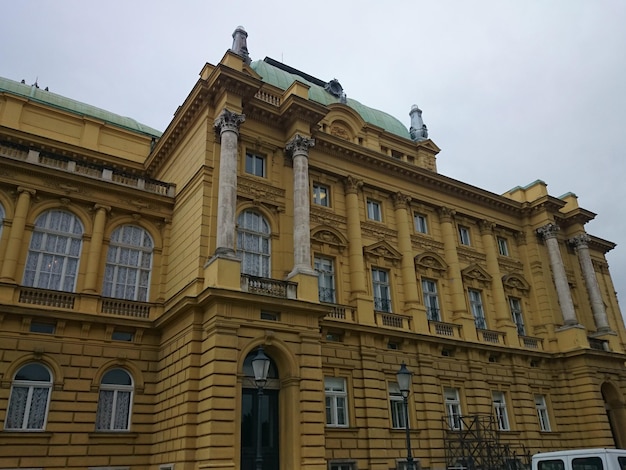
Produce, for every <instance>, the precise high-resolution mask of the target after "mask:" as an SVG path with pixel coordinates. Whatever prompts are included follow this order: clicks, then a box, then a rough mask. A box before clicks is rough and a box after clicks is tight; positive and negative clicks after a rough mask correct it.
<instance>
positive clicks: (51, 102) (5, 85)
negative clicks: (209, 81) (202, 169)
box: [0, 77, 161, 137]
mask: <svg viewBox="0 0 626 470" xmlns="http://www.w3.org/2000/svg"><path fill="white" fill-rule="evenodd" d="M0 93H11V94H13V95H18V96H22V97H24V98H26V99H28V100H31V101H35V102H38V103H42V104H45V105H48V106H52V107H54V108H57V109H62V110H64V111H69V112H71V113H73V114H78V115H80V116H89V117H92V118H95V119H100V120H102V121H104V122H107V123H109V124H113V125H115V126H118V127H122V128H124V129H128V130H131V131H135V132H140V133H142V134H147V135H149V136H153V137H160V136H161V132H160V131H157V130H156V129H153V128H151V127H148V126H146V125H144V124H141V123H139V122H137V121H135V120H134V119H132V118H129V117H125V116H120V115H119V114H114V113H111V112H109V111H105V110H104V109H100V108H96V107H95V106H91V105H89V104H85V103H81V102H80V101H75V100H72V99H70V98H66V97H65V96H61V95H57V94H56V93H52V92H50V91H46V90H42V89H40V88H38V87H36V86H34V85H26V84H24V83H19V82H16V81H13V80H9V79H8V78H2V77H0Z"/></svg>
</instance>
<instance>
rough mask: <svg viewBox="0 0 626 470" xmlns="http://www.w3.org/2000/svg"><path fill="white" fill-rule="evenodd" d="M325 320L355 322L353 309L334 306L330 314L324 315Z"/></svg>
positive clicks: (346, 306)
mask: <svg viewBox="0 0 626 470" xmlns="http://www.w3.org/2000/svg"><path fill="white" fill-rule="evenodd" d="M326 318H328V319H332V320H343V321H348V322H354V321H355V320H356V318H355V314H354V308H352V307H350V306H348V305H334V306H333V309H332V310H331V311H330V313H328V314H327V315H326Z"/></svg>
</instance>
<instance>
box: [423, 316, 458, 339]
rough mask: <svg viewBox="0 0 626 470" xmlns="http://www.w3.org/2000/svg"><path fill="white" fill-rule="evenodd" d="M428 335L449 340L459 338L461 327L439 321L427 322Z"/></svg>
mask: <svg viewBox="0 0 626 470" xmlns="http://www.w3.org/2000/svg"><path fill="white" fill-rule="evenodd" d="M428 328H429V329H430V333H431V334H433V335H437V336H447V337H449V338H457V339H460V338H461V325H457V324H456V323H445V322H441V321H434V320H429V321H428Z"/></svg>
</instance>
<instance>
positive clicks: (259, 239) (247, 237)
mask: <svg viewBox="0 0 626 470" xmlns="http://www.w3.org/2000/svg"><path fill="white" fill-rule="evenodd" d="M270 234H271V230H270V224H269V223H268V222H267V220H265V218H264V217H263V216H262V215H261V214H259V213H258V212H254V211H244V212H242V213H241V214H239V218H238V219H237V251H239V253H240V254H241V272H242V273H244V274H250V275H251V276H259V277H270V273H271V270H270Z"/></svg>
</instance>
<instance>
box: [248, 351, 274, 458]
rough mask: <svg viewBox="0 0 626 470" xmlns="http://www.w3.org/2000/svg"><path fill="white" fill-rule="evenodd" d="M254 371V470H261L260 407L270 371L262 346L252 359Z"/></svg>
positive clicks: (268, 360) (268, 359) (268, 361)
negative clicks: (256, 401) (255, 390)
mask: <svg viewBox="0 0 626 470" xmlns="http://www.w3.org/2000/svg"><path fill="white" fill-rule="evenodd" d="M252 369H253V370H254V383H255V384H256V388H257V398H258V403H257V417H256V460H255V463H256V470H262V469H263V455H262V454H261V429H262V428H261V406H262V402H263V388H264V387H265V384H266V383H267V373H268V372H269V370H270V358H269V357H267V356H266V355H265V353H264V352H263V346H259V349H257V353H256V356H254V359H252Z"/></svg>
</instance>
